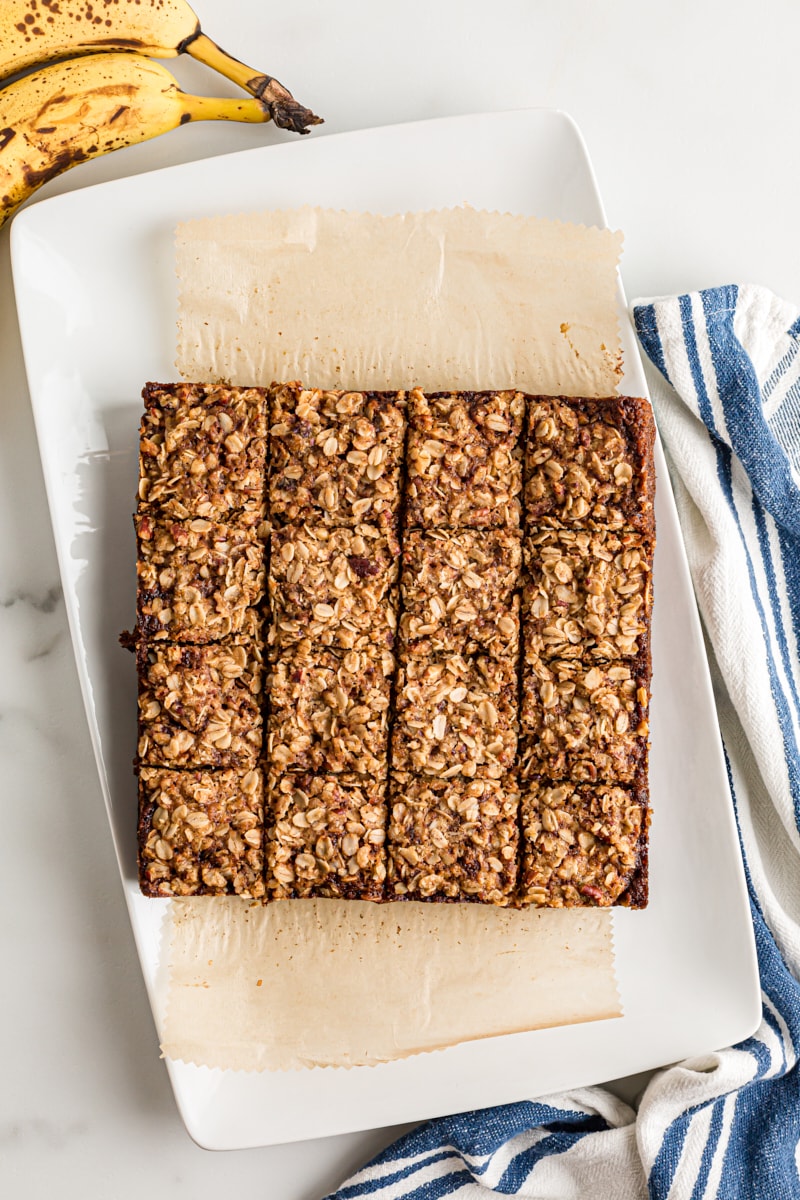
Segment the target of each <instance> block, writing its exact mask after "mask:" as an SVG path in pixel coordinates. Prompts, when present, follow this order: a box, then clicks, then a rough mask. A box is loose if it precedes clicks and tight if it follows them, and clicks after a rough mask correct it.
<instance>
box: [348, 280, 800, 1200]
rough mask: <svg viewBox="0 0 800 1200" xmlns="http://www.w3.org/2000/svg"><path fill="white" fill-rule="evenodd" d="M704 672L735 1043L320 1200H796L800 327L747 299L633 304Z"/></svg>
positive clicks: (799, 1183)
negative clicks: (736, 918) (721, 791)
mask: <svg viewBox="0 0 800 1200" xmlns="http://www.w3.org/2000/svg"><path fill="white" fill-rule="evenodd" d="M633 316H634V321H635V324H636V329H637V332H638V334H639V338H640V340H641V343H642V345H643V347H644V349H645V351H646V353H647V356H648V357H649V359H650V360H651V362H652V364H653V365H654V367H655V368H657V371H656V370H649V372H648V374H649V377H650V383H651V390H652V398H653V404H654V407H655V411H656V417H657V419H658V425H659V429H660V432H661V437H662V440H663V442H664V446H665V449H666V451H667V455H668V458H669V461H670V473H671V475H672V480H673V484H674V487H675V494H676V501H677V504H678V512H679V515H680V520H681V526H682V529H683V535H684V538H685V541H686V548H687V552H688V555H689V563H690V566H691V570H692V578H693V580H694V586H695V590H696V593H697V599H698V603H699V606H700V612H701V615H702V617H703V621H704V624H705V629H706V633H707V635H708V643H709V647H710V658H711V669H712V676H713V679H714V687H715V694H716V700H717V706H718V712H719V719H720V727H721V729H722V735H723V741H724V744H725V752H726V758H727V763H728V772H729V779H730V785H731V796H732V803H733V805H734V808H735V811H736V815H737V819H738V822H739V830H740V835H741V842H742V849H743V852H744V857H745V865H746V871H747V881H748V886H749V889H750V904H751V910H752V916H753V924H754V928H755V935H756V945H757V950H758V960H759V966H760V971H761V986H762V996H763V1015H762V1021H761V1025H760V1027H759V1029H758V1031H757V1032H756V1033H755V1034H754V1036H753V1037H751V1038H748V1039H747V1040H746V1041H745V1042H742V1043H741V1044H740V1045H738V1046H734V1047H732V1048H730V1049H727V1050H722V1051H719V1052H716V1053H709V1054H707V1055H704V1056H702V1057H700V1058H695V1059H692V1060H688V1061H686V1062H684V1063H681V1064H679V1065H678V1066H676V1067H671V1068H669V1069H667V1070H665V1071H662V1072H660V1073H659V1074H657V1075H656V1076H655V1077H654V1078H653V1079H652V1080H651V1082H650V1084H649V1085H648V1087H647V1089H646V1090H645V1092H644V1095H643V1096H642V1098H641V1100H640V1102H639V1105H638V1110H637V1111H636V1112H634V1111H633V1110H632V1109H630V1108H628V1106H627V1105H625V1104H623V1103H621V1101H619V1100H617V1099H616V1098H615V1097H614V1096H612V1095H611V1094H610V1093H609V1092H607V1091H604V1090H603V1089H602V1088H582V1089H579V1090H576V1091H574V1092H570V1093H568V1094H561V1095H558V1096H547V1097H544V1098H540V1099H538V1100H535V1101H530V1102H528V1101H526V1102H523V1103H519V1104H509V1105H505V1106H503V1107H500V1108H494V1109H488V1110H486V1111H484V1112H471V1113H463V1114H461V1115H459V1116H454V1117H448V1118H444V1119H440V1120H435V1121H429V1122H427V1123H426V1124H424V1125H422V1126H420V1127H419V1128H417V1129H415V1130H414V1131H413V1132H411V1133H409V1134H408V1135H406V1136H405V1137H404V1138H402V1139H401V1140H400V1141H398V1142H396V1143H395V1144H394V1145H393V1146H391V1147H390V1148H389V1149H388V1150H386V1151H385V1152H384V1153H383V1154H381V1155H380V1156H379V1157H378V1158H377V1159H375V1160H374V1162H372V1163H370V1164H369V1165H368V1166H367V1167H365V1168H364V1169H363V1170H362V1171H359V1172H358V1174H356V1175H355V1176H353V1177H352V1178H351V1179H350V1180H349V1181H348V1182H347V1183H346V1184H344V1185H343V1186H342V1187H341V1188H340V1189H339V1190H338V1191H337V1192H335V1193H333V1196H334V1197H335V1198H336V1200H351V1198H352V1200H355V1198H356V1197H359V1196H369V1197H371V1198H372V1200H400V1198H401V1197H402V1198H403V1200H435V1198H436V1197H442V1196H452V1197H459V1198H463V1200H473V1198H474V1200H477V1198H478V1197H486V1196H487V1195H489V1194H492V1193H495V1194H499V1195H511V1196H528V1197H536V1198H537V1200H551V1198H552V1200H556V1198H557V1200H573V1198H574V1200H639V1198H640V1197H648V1196H649V1197H650V1198H652V1200H667V1197H669V1200H683V1198H686V1200H711V1198H712V1197H719V1198H720V1200H735V1198H737V1197H741V1198H742V1200H745V1198H747V1200H794V1198H798V1197H800V1172H799V1171H798V1163H799V1162H800V1070H798V1067H797V1055H798V1049H800V984H798V979H800V654H799V653H798V647H799V646H800V317H799V315H798V311H797V310H796V309H795V308H793V307H792V306H791V305H788V304H786V303H784V302H783V301H781V300H779V299H777V298H776V297H775V296H773V295H772V294H771V293H769V292H768V291H766V290H765V289H764V288H758V287H752V286H740V287H736V286H731V287H724V288H714V289H711V290H708V291H704V292H699V293H695V294H692V295H686V296H679V297H672V298H668V299H661V300H655V301H651V302H643V303H639V304H637V305H635V306H634V309H633Z"/></svg>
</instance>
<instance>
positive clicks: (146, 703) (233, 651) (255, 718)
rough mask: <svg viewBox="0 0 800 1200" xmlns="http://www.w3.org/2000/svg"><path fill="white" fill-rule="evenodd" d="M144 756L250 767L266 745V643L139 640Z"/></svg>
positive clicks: (167, 763)
mask: <svg viewBox="0 0 800 1200" xmlns="http://www.w3.org/2000/svg"><path fill="white" fill-rule="evenodd" d="M137 658H138V667H139V745H138V754H139V762H140V763H143V764H146V765H147V766H150V767H157V766H160V767H172V768H181V767H189V768H194V767H246V766H248V765H251V766H252V765H254V763H255V761H256V759H257V758H258V755H259V753H260V750H261V740H262V738H261V698H262V695H263V671H262V666H261V647H260V645H259V643H258V642H255V641H253V640H252V639H248V640H246V641H240V642H236V643H226V644H221V645H220V644H216V645H209V646H175V645H171V644H170V643H166V642H150V643H144V642H140V643H139V645H138V647H137Z"/></svg>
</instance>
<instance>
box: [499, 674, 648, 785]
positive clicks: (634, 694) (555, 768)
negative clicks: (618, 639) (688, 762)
mask: <svg viewBox="0 0 800 1200" xmlns="http://www.w3.org/2000/svg"><path fill="white" fill-rule="evenodd" d="M647 706H648V694H647V676H646V672H645V670H644V664H643V663H642V662H641V661H639V660H633V661H631V660H629V659H628V660H619V661H617V662H612V663H591V662H589V663H586V662H583V661H582V660H580V659H574V658H573V659H566V660H552V661H549V662H546V663H545V662H543V661H542V660H539V661H538V663H537V664H536V665H535V666H534V667H531V666H526V668H525V672H524V675H523V686H522V710H521V713H520V725H521V736H520V777H521V778H523V779H524V778H527V777H529V776H530V775H543V776H546V777H547V778H549V779H572V780H575V781H577V782H580V781H586V782H591V783H593V782H595V781H597V780H604V781H605V782H607V783H630V782H631V781H632V780H633V779H635V778H636V777H637V776H638V774H639V772H640V770H641V767H642V763H643V762H644V760H645V757H646V754H647V734H648V725H647Z"/></svg>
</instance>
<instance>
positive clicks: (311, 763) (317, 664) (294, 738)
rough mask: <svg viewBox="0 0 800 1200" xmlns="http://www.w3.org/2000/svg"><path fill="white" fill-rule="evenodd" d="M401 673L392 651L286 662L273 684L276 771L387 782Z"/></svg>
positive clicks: (270, 737) (270, 729) (270, 756)
mask: <svg viewBox="0 0 800 1200" xmlns="http://www.w3.org/2000/svg"><path fill="white" fill-rule="evenodd" d="M393 674H394V659H393V657H392V655H391V653H390V652H389V651H388V650H387V651H384V652H383V653H382V654H374V653H369V652H362V653H358V652H357V651H354V650H350V651H347V652H346V653H344V654H342V655H341V657H338V658H337V657H336V656H335V655H333V654H330V653H328V652H326V651H324V650H320V651H317V652H316V653H315V654H300V655H297V654H289V655H287V656H284V657H283V658H281V660H280V661H279V662H277V663H276V664H275V665H274V667H273V668H272V670H271V671H270V675H269V681H268V692H269V702H270V712H269V720H268V724H267V741H266V754H267V760H268V762H269V763H270V765H271V767H272V768H273V769H274V770H275V771H289V770H292V771H315V772H319V773H320V774H324V775H330V774H334V775H335V774H341V773H342V772H355V773H356V774H359V775H365V776H372V777H374V778H377V779H383V778H385V776H386V769H387V750H388V739H389V699H390V692H391V682H392V676H393Z"/></svg>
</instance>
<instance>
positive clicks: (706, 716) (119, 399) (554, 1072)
mask: <svg viewBox="0 0 800 1200" xmlns="http://www.w3.org/2000/svg"><path fill="white" fill-rule="evenodd" d="M464 202H467V203H469V204H471V205H473V206H474V207H476V208H486V209H498V210H501V211H511V212H517V213H523V214H531V215H536V216H540V217H549V218H557V219H561V220H565V221H574V222H579V223H583V224H586V225H600V226H602V225H605V214H604V212H603V207H602V204H601V201H600V198H599V195H598V192H597V187H596V184H595V181H594V176H593V173H592V169H591V165H590V163H589V159H588V157H587V154H586V150H585V147H584V145H583V142H582V139H581V136H580V134H579V132H578V130H577V129H576V127H575V125H574V124H573V122H572V121H571V120H570V119H569V117H567V116H565V115H564V114H563V113H559V112H552V111H547V110H530V111H521V112H510V113H494V114H487V115H482V116H469V117H454V118H447V119H443V120H436V121H427V122H421V123H418V124H410V125H399V126H394V127H391V128H384V129H371V130H366V131H363V132H358V133H348V134H339V135H336V136H331V137H315V138H310V139H309V140H308V141H303V142H292V143H287V144H286V145H280V146H272V147H268V148H264V149H259V150H251V151H246V152H244V153H239V154H233V155H230V156H226V157H225V158H224V159H221V158H217V159H208V160H205V161H201V162H195V163H190V164H188V165H183V166H178V167H172V168H169V169H167V170H162V171H158V172H155V173H153V174H149V175H139V176H136V177H134V178H130V179H124V180H119V181H116V182H112V183H107V184H102V185H100V186H97V187H94V188H90V189H84V190H82V191H76V192H71V193H69V194H67V195H63V196H58V197H55V198H53V199H51V200H47V201H44V202H42V203H40V204H35V205H32V206H30V207H29V208H28V209H26V210H25V211H23V212H22V213H21V214H20V215H19V216H18V217H17V218H16V219H15V222H14V225H13V228H12V261H13V271H14V284H15V290H16V295H17V306H18V312H19V320H20V328H21V332H22V341H23V348H24V353H25V360H26V365H27V372H28V380H29V386H30V394H31V401H32V405H33V411H34V417H35V421H36V427H37V431H38V438H39V446H40V452H41V458H42V465H43V469H44V476H45V481H46V486H47V492H48V498H49V502H50V511H51V515H52V523H53V531H54V534H55V541H56V547H57V551H58V557H59V562H60V568H61V576H62V580H63V586H64V595H65V598H66V604H67V611H68V616H69V621H70V626H71V631H72V639H73V643H74V649H75V659H76V662H77V667H78V673H79V675H80V681H81V686H82V689H83V696H84V700H85V704H86V715H87V720H88V723H89V729H90V732H91V737H92V741H93V745H94V749H95V753H96V756H97V765H98V771H99V776H100V784H101V788H102V793H103V796H104V799H105V803H106V807H107V810H108V816H109V819H110V821H111V827H112V830H113V835H114V841H115V845H116V848H117V854H118V858H119V864H120V872H121V876H122V882H123V886H124V889H125V894H126V898H127V902H128V906H129V910H130V916H131V922H132V924H133V929H134V933H135V936H136V943H137V946H138V950H139V955H140V958H141V963H142V970H143V972H144V977H145V980H146V983H147V989H148V993H149V996H150V1001H151V1004H152V1006H153V1012H154V1016H155V1020H156V1024H157V1025H158V1026H159V1027H160V1023H161V1016H162V1013H163V1006H164V1000H165V992H166V968H165V962H164V958H163V954H162V947H161V942H160V926H161V920H162V917H163V912H164V907H165V905H166V903H167V902H166V901H163V902H162V901H154V900H146V899H144V898H143V897H142V896H140V895H139V893H138V888H137V882H136V845H135V813H136V789H135V783H134V778H133V775H132V771H131V762H132V759H133V755H134V751H135V724H136V722H135V710H136V696H135V681H134V668H133V662H132V657H131V656H130V655H127V654H124V653H122V651H121V650H120V649H119V647H118V645H117V635H118V633H119V632H120V630H122V629H124V628H130V627H131V626H132V624H133V621H134V593H135V573H134V563H135V546H134V538H133V529H132V523H131V510H132V506H133V498H134V495H135V489H136V473H137V428H138V419H139V413H140V408H141V402H140V391H141V388H142V385H143V384H144V382H145V381H147V380H161V381H166V380H169V379H172V378H173V377H174V375H175V368H174V365H173V363H174V347H175V324H176V312H177V296H176V281H175V274H174V256H173V235H174V230H175V226H176V225H177V224H178V223H179V222H180V221H182V220H186V219H188V218H192V217H199V216H211V215H217V214H222V213H227V212H239V211H253V210H258V209H262V208H284V207H295V206H299V205H303V204H314V205H323V206H331V207H336V208H345V209H357V210H364V209H369V210H372V211H377V212H383V213H394V212H402V211H408V210H414V209H426V208H438V207H442V206H447V205H455V204H461V203H464ZM619 317H620V323H621V329H622V336H623V349H624V354H625V380H624V390H625V391H626V392H627V393H629V394H634V395H644V394H646V384H645V380H644V376H643V372H642V366H641V362H640V360H639V357H638V352H637V349H636V344H635V340H634V336H633V331H632V328H631V325H630V321H629V319H628V316H627V311H626V306H625V297H624V293H623V290H622V285H621V283H620V287H619ZM656 465H657V470H658V499H657V505H656V518H657V526H658V549H657V552H656V567H655V593H656V603H655V616H654V628H653V656H654V663H653V665H654V699H653V705H652V721H651V728H652V758H651V794H652V807H653V826H652V836H651V857H650V868H651V875H650V895H651V901H650V905H649V907H648V909H647V910H646V911H644V912H628V911H619V912H615V914H614V925H615V941H616V952H617V965H618V977H619V983H620V988H621V993H622V998H623V1003H624V1008H625V1012H624V1016H622V1017H621V1018H619V1019H616V1020H613V1021H602V1022H595V1023H592V1024H586V1025H577V1026H565V1027H561V1028H555V1029H547V1030H541V1031H536V1032H533V1033H527V1034H516V1035H513V1036H510V1037H503V1038H495V1039H490V1040H486V1041H483V1042H476V1043H471V1044H467V1045H461V1046H455V1047H452V1048H451V1049H449V1050H446V1051H444V1052H441V1053H436V1054H429V1055H420V1056H417V1057H414V1058H410V1059H406V1060H404V1061H402V1062H397V1063H392V1064H388V1065H385V1066H380V1067H375V1068H357V1069H354V1070H350V1071H345V1070H313V1071H300V1072H290V1073H285V1074H283V1073H269V1072H267V1073H262V1074H248V1073H241V1072H231V1071H220V1070H210V1069H207V1068H199V1067H194V1066H187V1065H186V1064H183V1063H173V1062H169V1063H168V1064H167V1066H168V1069H169V1073H170V1077H171V1080H172V1085H173V1088H174V1091H175V1096H176V1100H177V1103H178V1106H179V1108H180V1111H181V1114H182V1116H183V1119H184V1121H185V1123H186V1126H187V1129H188V1130H189V1132H190V1134H191V1135H192V1137H193V1138H194V1139H195V1140H196V1141H197V1142H199V1143H200V1144H201V1145H203V1146H206V1147H209V1148H213V1149H233V1148H241V1147H246V1146H258V1145H268V1144H272V1143H276V1142H286V1141H292V1140H296V1139H301V1138H312V1137H319V1136H323V1135H327V1134H334V1133H342V1132H345V1131H350V1130H357V1129H366V1128H373V1127H377V1126H382V1125H390V1124H395V1123H400V1122H406V1121H414V1120H422V1119H424V1118H426V1117H431V1116H435V1115H438V1114H442V1113H449V1112H456V1111H461V1110H465V1109H471V1108H477V1107H481V1106H484V1105H494V1104H499V1103H502V1102H506V1101H511V1100H518V1099H523V1098H526V1097H532V1096H536V1095H541V1094H543V1093H546V1092H552V1091H555V1090H559V1089H562V1088H566V1087H574V1086H578V1085H581V1084H588V1083H597V1082H601V1081H602V1080H605V1079H611V1078H615V1077H618V1076H622V1075H627V1074H633V1073H635V1072H638V1071H643V1070H646V1069H648V1068H651V1067H654V1066H657V1065H661V1064H665V1063H669V1062H672V1061H675V1060H677V1059H680V1058H683V1057H685V1056H687V1055H691V1054H694V1053H700V1052H703V1051H708V1050H712V1049H715V1048H719V1047H722V1046H725V1045H728V1044H730V1043H731V1042H734V1041H736V1040H738V1039H740V1038H743V1037H746V1036H748V1035H749V1034H750V1033H751V1032H752V1031H753V1029H754V1028H755V1027H756V1025H757V1024H758V1020H759V1014H760V995H759V986H758V975H757V970H756V961H755V950H754V942H753V934H752V928H751V923H750V916H749V907H748V901H747V895H746V890H745V885H744V878H743V872H742V866H741V861H740V856H739V848H738V840H737V835H736V829H735V824H734V820H733V815H732V809H731V803H730V797H729V793H728V786H727V782H726V775H725V767H724V761H723V757H722V751H721V745H720V739H719V731H718V727H717V721H716V714H715V710H714V705H713V699H712V693H711V686H710V681H709V675H708V666H707V662H706V658H705V654H704V650H703V642H702V636H701V631H700V625H699V621H698V617H697V612H696V608H695V602H694V597H693V594H692V589H691V584H690V580H689V574H688V570H687V565H686V559H685V555H684V550H683V546H682V542H681V537H680V531H679V527H678V522H677V518H676V514H675V507H674V502H673V499H672V493H671V491H670V486H669V480H668V477H667V471H666V467H665V464H664V459H663V455H662V454H661V451H660V448H659V450H658V456H657V462H656ZM100 819H101V817H100V811H99V810H98V820H100ZM387 1003H389V1004H390V1003H391V997H388V996H387Z"/></svg>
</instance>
